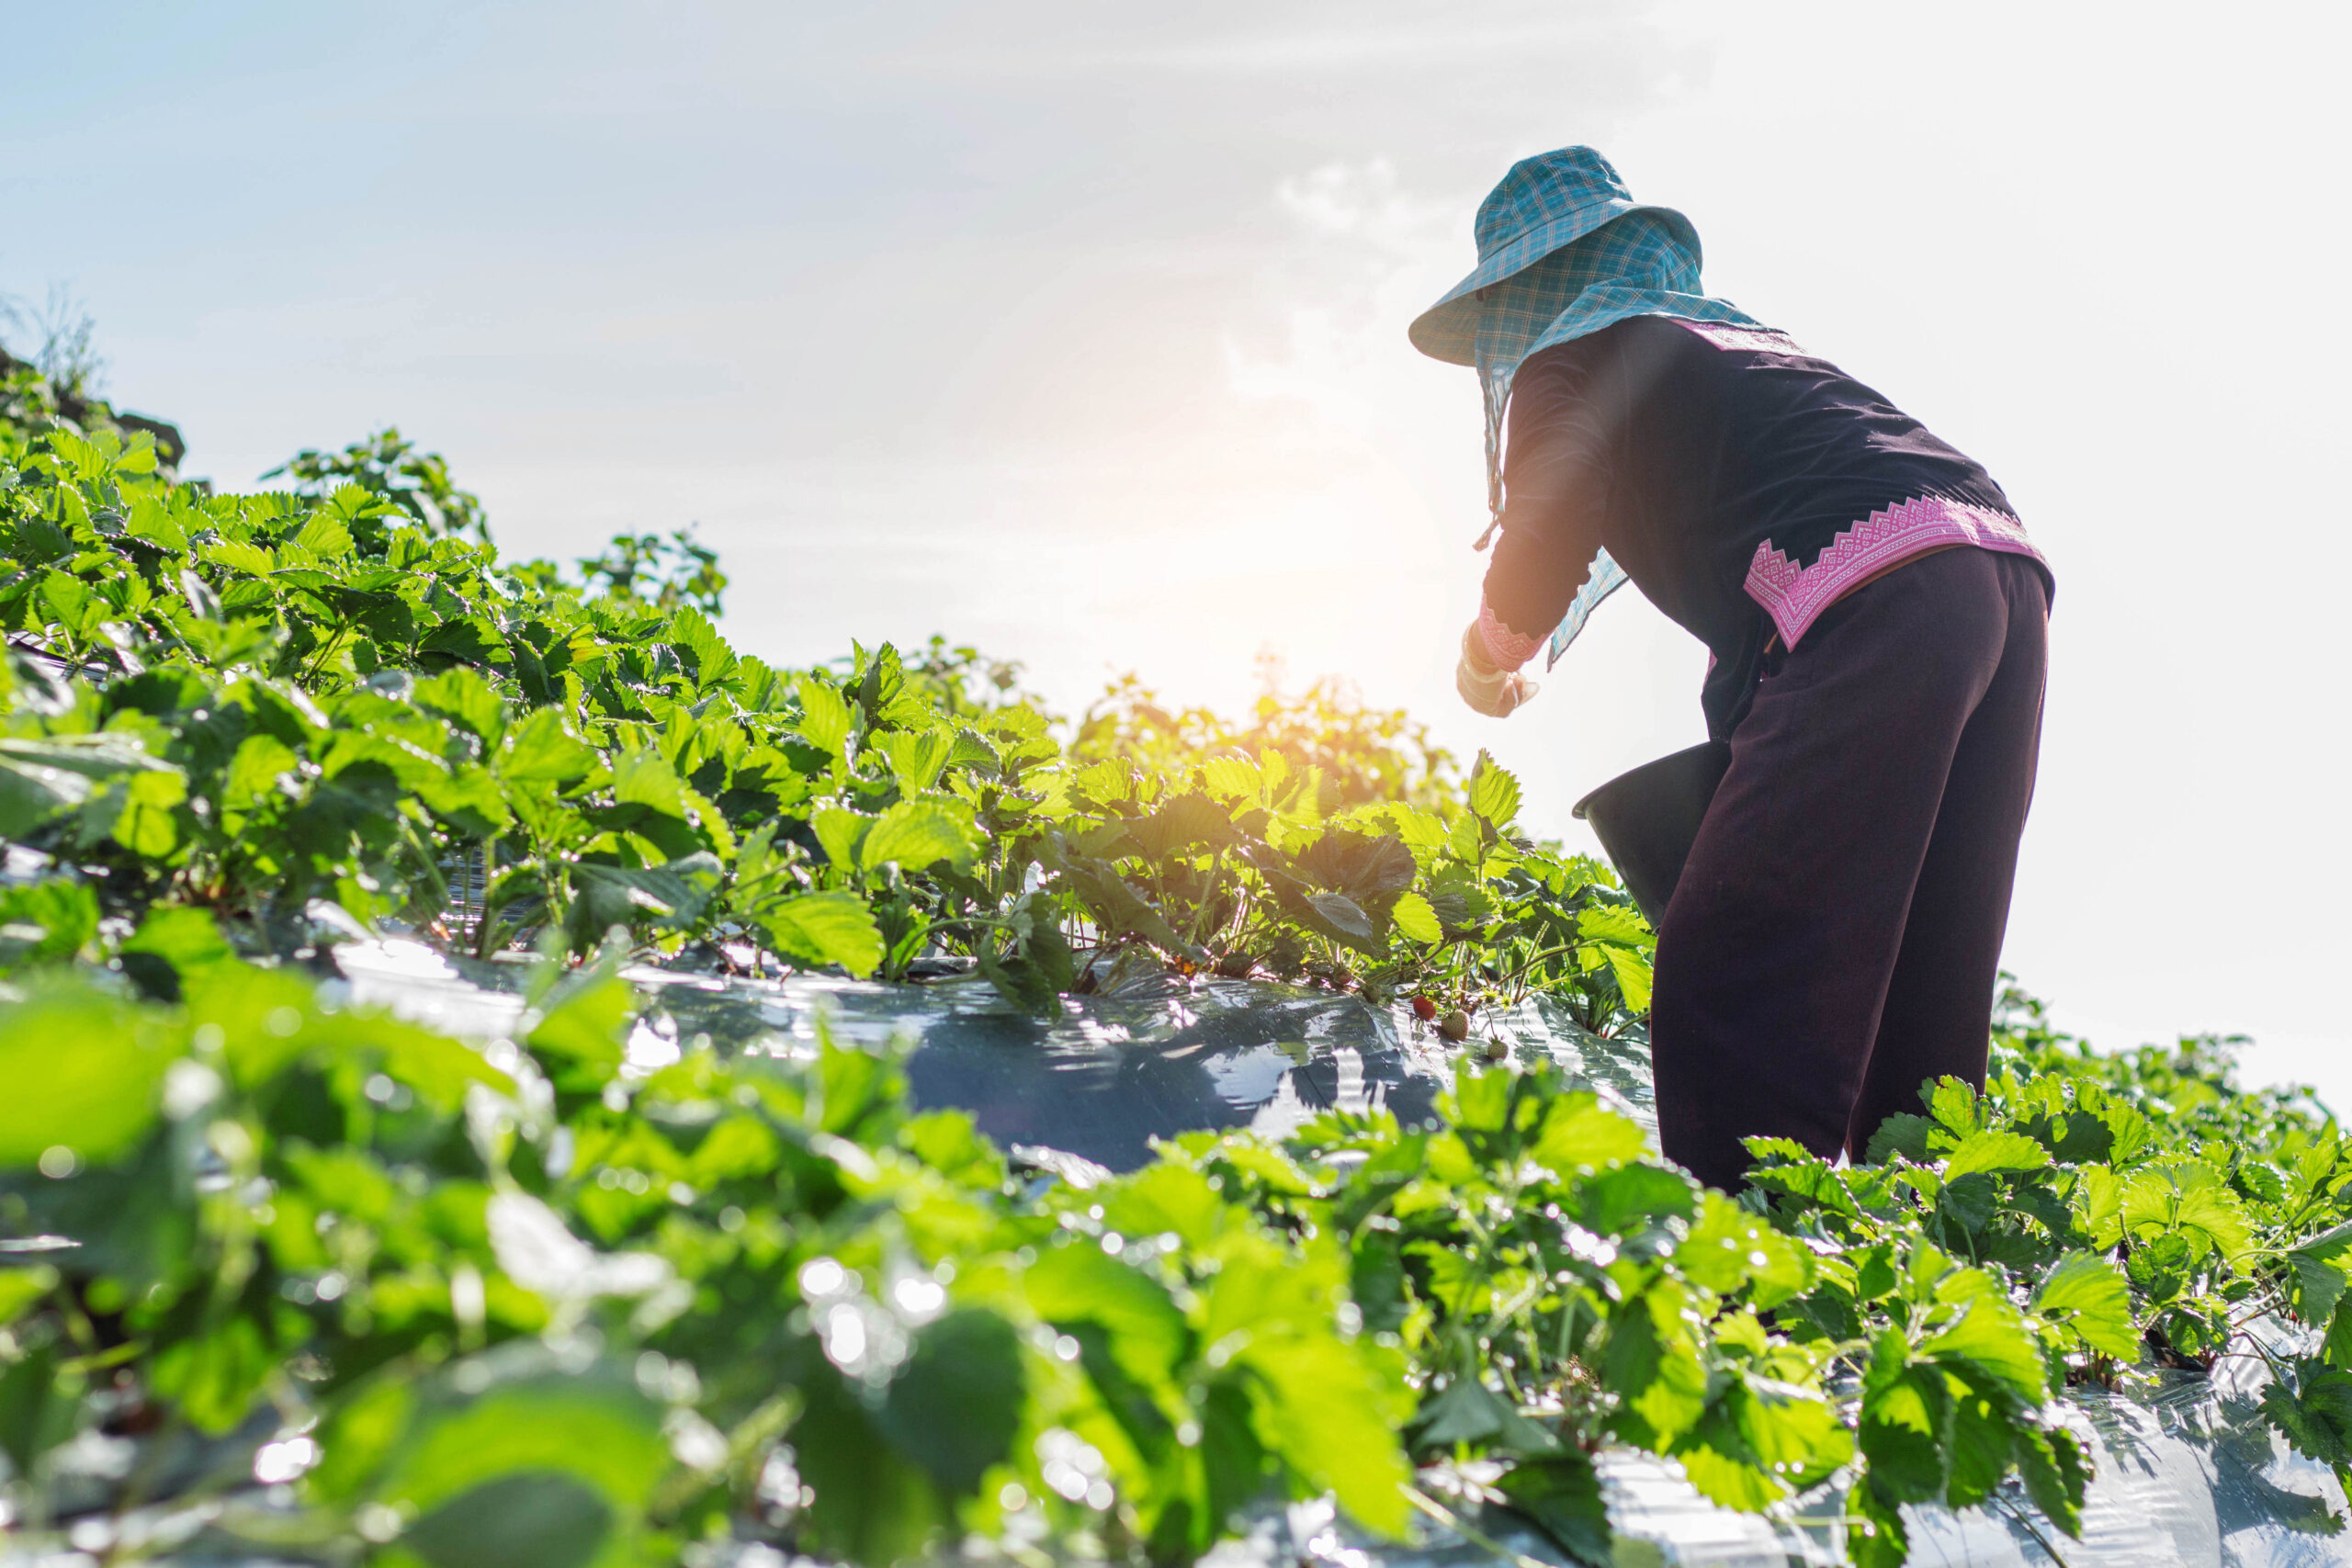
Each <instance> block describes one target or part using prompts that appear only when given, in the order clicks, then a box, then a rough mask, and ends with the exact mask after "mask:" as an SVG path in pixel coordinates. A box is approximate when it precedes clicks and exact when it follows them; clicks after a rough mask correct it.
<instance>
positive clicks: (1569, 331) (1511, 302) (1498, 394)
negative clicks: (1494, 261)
mask: <svg viewBox="0 0 2352 1568" xmlns="http://www.w3.org/2000/svg"><path fill="white" fill-rule="evenodd" d="M1700 289H1701V285H1700V282H1699V263H1698V259H1697V258H1696V257H1694V256H1693V255H1691V252H1690V250H1689V249H1688V248H1687V247H1686V246H1684V244H1683V243H1682V242H1681V241H1680V240H1679V239H1677V238H1676V237H1675V235H1674V232H1673V231H1672V230H1671V229H1669V228H1668V226H1667V224H1666V223H1665V221H1664V220H1660V219H1658V218H1656V217H1653V216H1652V215H1651V214H1649V213H1646V212H1629V213H1627V214H1626V215H1625V216H1624V217H1623V218H1620V219H1617V220H1614V221H1613V222H1610V223H1604V224H1603V225H1601V226H1600V228H1598V229H1595V230H1594V231H1592V232H1591V233H1589V234H1587V235H1586V236H1585V237H1584V238H1582V239H1580V240H1578V241H1577V242H1576V243H1574V244H1570V245H1563V246H1562V247H1561V248H1560V249H1558V250H1556V251H1555V252H1553V253H1552V254H1550V255H1548V256H1545V257H1544V259H1543V260H1542V261H1539V262H1537V263H1536V264H1535V265H1532V266H1531V267H1528V268H1526V269H1525V270H1524V271H1521V272H1517V273H1514V274H1512V275H1511V276H1509V277H1507V278H1505V279H1503V281H1501V282H1500V283H1498V284H1495V285H1494V286H1492V287H1491V288H1487V289H1485V290H1483V291H1482V292H1481V293H1480V294H1479V296H1478V341H1477V345H1476V350H1475V352H1476V356H1477V367H1478V386H1479V389H1480V390H1481V391H1482V392H1483V393H1484V394H1485V400H1486V405H1487V512H1488V514H1489V517H1490V519H1491V520H1498V519H1499V518H1500V517H1501V516H1502V509H1503V468H1502V449H1503V414H1504V411H1505V410H1506V409H1508V408H1509V407H1510V385H1511V378H1513V377H1514V376H1516V375H1517V374H1518V373H1519V367H1520V366H1521V363H1522V362H1524V361H1525V360H1526V358H1527V357H1528V356H1529V355H1532V354H1536V353H1539V352H1541V351H1542V350H1544V349H1547V348H1550V347H1552V346H1553V345H1554V344H1563V343H1566V342H1568V341H1570V340H1571V339H1574V338H1580V337H1585V336H1588V335H1589V334H1590V333H1597V332H1599V331H1600V329H1601V328H1603V327H1607V326H1613V325H1614V324H1616V323H1617V322H1619V321H1624V320H1625V319H1626V318H1628V317H1631V316H1679V317H1682V318H1684V319H1685V320H1688V321H1731V322H1735V323H1737V324H1739V325H1742V326H1760V325H1761V324H1762V323H1761V322H1759V321H1757V320H1756V319H1755V318H1754V317H1752V316H1750V315H1748V314H1747V312H1746V311H1744V310H1740V309H1739V308H1738V307H1737V306H1736V305H1734V304H1732V303H1731V302H1730V301H1729V300H1727V299H1709V298H1708V297H1707V296H1706V295H1705V294H1703V293H1702V292H1701V291H1700ZM1491 520H1490V521H1489V523H1488V525H1487V532H1486V534H1484V535H1482V536H1480V537H1479V540H1478V546H1479V547H1480V548H1481V549H1483V548H1485V547H1486V545H1487V539H1489V538H1491V537H1492V536H1493V534H1494V525H1493V521H1491Z"/></svg>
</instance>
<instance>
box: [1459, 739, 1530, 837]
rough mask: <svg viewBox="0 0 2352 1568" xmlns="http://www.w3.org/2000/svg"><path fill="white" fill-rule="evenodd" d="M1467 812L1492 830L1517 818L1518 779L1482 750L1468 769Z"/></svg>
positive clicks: (1504, 825)
mask: <svg viewBox="0 0 2352 1568" xmlns="http://www.w3.org/2000/svg"><path fill="white" fill-rule="evenodd" d="M1470 809H1471V811H1472V812H1473V813H1474V814H1475V815H1476V816H1478V817H1480V818H1484V819H1485V821H1486V823H1487V826H1489V827H1491V828H1496V829H1501V828H1505V827H1508V826H1510V823H1511V821H1512V819H1513V818H1516V817H1518V815H1519V780H1518V779H1517V778H1515V777H1513V776H1512V774H1511V773H1510V770H1509V769H1508V768H1505V767H1503V766H1501V765H1500V764H1498V762H1496V761H1495V760H1494V758H1492V757H1490V756H1488V755H1487V753H1486V752H1484V751H1480V752H1479V753H1478V761H1477V762H1476V764H1475V765H1474V766H1473V767H1472V768H1471V770H1470Z"/></svg>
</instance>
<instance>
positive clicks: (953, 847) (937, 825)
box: [829, 800, 975, 871]
mask: <svg viewBox="0 0 2352 1568" xmlns="http://www.w3.org/2000/svg"><path fill="white" fill-rule="evenodd" d="M829 852H830V851H829ZM974 852H975V845H974V844H973V842H972V835H971V830H970V829H968V828H967V826H966V825H965V823H964V820H963V818H960V817H958V816H957V815H956V813H955V812H954V811H952V810H950V809H948V808H947V807H944V806H942V805H940V804H938V803H937V802H934V801H928V800H902V801H900V802H899V803H898V804H897V805H896V806H893V807H890V808H889V809H888V811H885V812H884V813H882V816H881V818H880V820H878V821H876V823H875V824H874V827H873V829H872V830H871V831H869V832H868V833H867V834H866V835H865V844H864V846H863V847H862V848H861V849H860V850H859V851H858V863H859V864H861V865H863V866H864V867H865V869H866V870H867V871H874V870H876V869H878V868H880V867H881V866H883V865H884V864H886V863H891V862H896V863H898V865H899V867H900V868H901V869H903V870H906V871H925V870H928V869H929V868H931V867H932V866H934V865H938V864H941V863H945V864H947V865H950V866H952V867H954V868H955V869H956V870H957V871H961V870H963V869H964V868H965V867H966V866H967V865H969V864H970V863H971V861H972V855H973V853H974Z"/></svg>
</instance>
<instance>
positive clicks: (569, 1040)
mask: <svg viewBox="0 0 2352 1568" xmlns="http://www.w3.org/2000/svg"><path fill="white" fill-rule="evenodd" d="M636 1011H637V1005H636V999H635V998H633V997H631V995H630V994H629V988H628V982H626V981H624V980H622V979H621V978H620V977H619V976H616V975H615V974H614V973H613V972H612V971H611V970H610V969H609V968H605V967H603V966H599V967H597V968H594V969H588V970H583V971H582V972H581V973H579V974H577V975H574V976H571V977H569V978H568V979H566V980H564V981H563V982H562V983H560V985H559V986H558V987H557V988H556V989H555V991H554V992H553V993H551V994H550V995H549V997H548V1001H547V1005H546V1008H545V1010H543V1012H542V1013H541V1016H540V1018H539V1020H538V1021H537V1023H535V1024H533V1025H532V1026H531V1032H530V1037H529V1043H530V1045H531V1047H532V1049H534V1050H537V1051H547V1052H551V1053H553V1054H554V1055H558V1056H561V1057H565V1058H568V1059H570V1060H571V1061H575V1062H582V1063H587V1064H590V1065H593V1066H605V1067H616V1066H619V1065H620V1062H621V1055H622V1049H623V1042H624V1041H625V1040H626V1038H627V1036H628V1024H629V1020H630V1018H631V1017H632V1016H633V1015H634V1014H635V1013H636Z"/></svg>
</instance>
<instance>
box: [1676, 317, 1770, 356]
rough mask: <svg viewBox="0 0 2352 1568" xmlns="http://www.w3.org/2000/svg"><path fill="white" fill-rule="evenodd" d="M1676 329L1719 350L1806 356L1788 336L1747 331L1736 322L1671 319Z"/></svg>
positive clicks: (1767, 330)
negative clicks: (1694, 336) (1727, 349)
mask: <svg viewBox="0 0 2352 1568" xmlns="http://www.w3.org/2000/svg"><path fill="white" fill-rule="evenodd" d="M1667 319H1668V321H1672V322H1673V323H1674V324H1675V325H1676V326H1678V327H1682V328H1685V329H1687V330H1689V331H1691V332H1693V333H1698V334H1699V335H1700V336H1701V337H1702V338H1705V339H1706V340H1707V341H1708V342H1709V343H1711V344H1714V345H1715V346H1716V347H1717V348H1745V349H1750V350H1753V351H1754V352H1756V353H1758V354H1794V355H1803V354H1804V349H1801V348H1799V347H1798V346H1797V345H1796V343H1795V341H1794V340H1793V339H1792V338H1791V337H1790V336H1789V334H1788V333H1784V332H1776V331H1775V330H1773V329H1772V328H1770V327H1743V326H1741V325H1740V324H1739V323H1738V322H1736V321H1692V320H1691V319H1690V318H1689V317H1688V316H1669V317H1668V318H1667Z"/></svg>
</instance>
